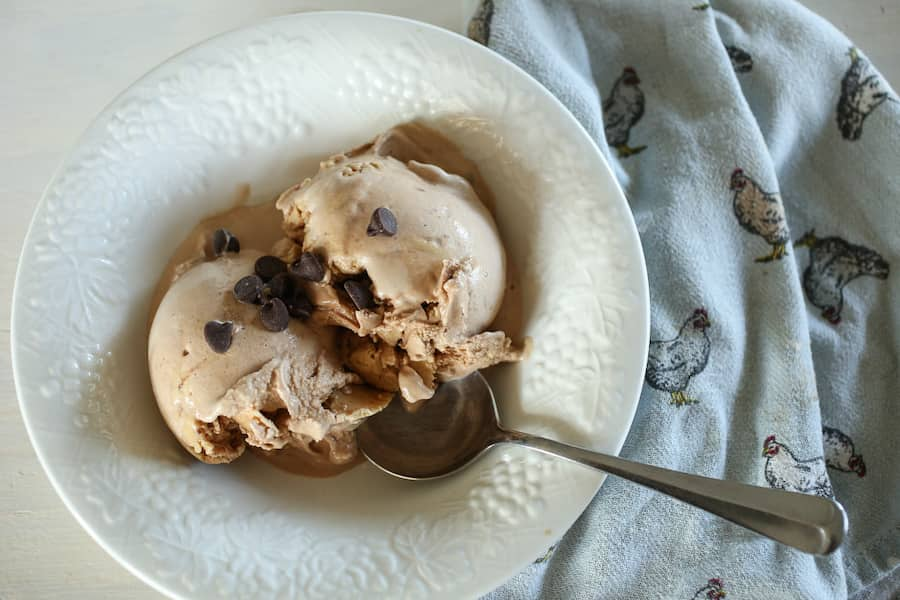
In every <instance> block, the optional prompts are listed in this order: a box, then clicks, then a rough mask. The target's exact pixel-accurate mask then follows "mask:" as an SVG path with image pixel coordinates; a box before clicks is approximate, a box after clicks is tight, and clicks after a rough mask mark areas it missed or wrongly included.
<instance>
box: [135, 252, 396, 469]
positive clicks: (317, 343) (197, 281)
mask: <svg viewBox="0 0 900 600" xmlns="http://www.w3.org/2000/svg"><path fill="white" fill-rule="evenodd" d="M259 256H261V253H260V252H257V251H252V250H250V251H242V252H241V253H240V254H238V255H236V256H233V257H231V256H227V257H224V258H219V259H218V260H215V261H211V262H204V263H201V264H199V265H196V266H194V267H193V268H191V269H190V270H188V271H187V272H186V273H185V274H184V275H183V276H181V277H179V278H178V279H177V280H176V281H175V283H174V284H173V285H172V287H171V288H170V289H169V291H168V293H166V295H165V297H164V298H163V300H162V302H161V303H160V305H159V308H158V309H157V312H156V317H155V318H154V320H153V325H152V327H151V329H150V337H149V345H148V357H149V363H150V376H151V380H152V382H153V391H154V394H155V395H156V398H157V402H158V404H159V407H160V411H161V412H162V415H163V417H164V418H165V420H166V423H167V424H168V426H169V428H170V429H171V430H172V431H173V433H175V436H176V437H177V438H178V439H179V441H180V442H181V443H182V445H184V447H185V448H186V449H187V450H188V451H189V452H191V454H193V455H194V456H196V457H197V458H199V459H200V460H203V461H205V462H230V461H231V460H234V459H235V458H237V457H238V456H240V455H241V453H242V452H243V451H244V448H245V444H250V445H252V446H255V447H257V448H261V449H263V450H278V449H281V448H283V447H285V446H288V445H290V446H294V447H301V448H310V444H312V443H313V442H321V441H323V440H326V438H329V439H328V442H330V443H332V445H335V446H337V445H339V443H341V441H342V440H341V439H340V438H341V435H340V434H342V433H344V432H348V431H350V430H352V428H353V427H354V426H355V425H357V424H358V423H359V422H360V420H361V419H363V418H365V417H367V416H369V415H371V414H373V413H374V412H377V411H378V410H380V409H381V408H383V407H384V406H385V405H386V404H387V402H388V401H389V400H390V395H389V394H384V393H376V392H375V391H373V390H371V389H370V388H367V387H365V386H361V385H358V384H359V383H361V381H360V379H359V377H358V376H356V375H355V374H353V373H351V372H349V371H347V370H345V369H343V368H342V366H341V364H340V362H339V361H338V360H337V358H336V354H335V352H334V350H333V344H334V341H333V338H334V334H333V332H331V331H329V330H321V329H320V330H316V329H314V328H313V327H311V326H309V325H307V324H304V323H302V322H301V321H299V320H296V319H293V320H291V322H290V324H289V325H288V328H287V329H286V330H284V331H281V332H271V331H268V330H267V329H265V328H264V327H263V326H262V325H261V324H260V322H259V318H258V315H257V313H258V307H256V306H254V305H252V304H244V303H241V302H238V301H237V300H236V299H235V297H234V294H233V292H232V288H233V287H234V283H235V281H237V280H238V279H240V278H241V277H243V276H244V275H246V274H248V273H252V272H253V266H254V263H255V261H256V259H257V258H258V257H259ZM211 321H218V322H229V323H232V324H233V334H232V340H231V346H230V347H229V348H228V351H227V352H224V353H220V352H216V351H215V350H214V349H213V348H212V347H211V346H210V344H209V343H208V342H207V340H206V339H205V336H204V326H205V325H206V323H209V322H211ZM312 451H313V452H314V451H315V449H313V450H312Z"/></svg>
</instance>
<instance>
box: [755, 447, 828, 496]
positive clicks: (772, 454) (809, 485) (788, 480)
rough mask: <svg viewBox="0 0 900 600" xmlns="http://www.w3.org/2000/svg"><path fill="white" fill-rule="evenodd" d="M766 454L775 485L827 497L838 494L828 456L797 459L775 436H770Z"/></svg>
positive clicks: (767, 469) (769, 479) (770, 480)
mask: <svg viewBox="0 0 900 600" xmlns="http://www.w3.org/2000/svg"><path fill="white" fill-rule="evenodd" d="M762 455H763V456H764V457H765V458H766V467H765V474H766V481H767V482H768V483H769V485H770V486H771V487H773V488H777V489H781V490H787V491H789V492H803V493H813V494H816V495H817V496H824V497H826V498H832V497H834V492H833V491H832V490H831V482H830V481H829V480H828V473H827V472H826V470H825V458H824V457H822V456H817V457H815V458H807V459H800V458H797V457H796V456H795V455H794V453H793V452H792V451H791V449H790V448H788V447H787V446H785V445H784V444H782V443H780V442H778V441H777V440H776V439H775V436H774V435H770V436H769V437H767V438H766V441H765V442H764V443H763V452H762Z"/></svg>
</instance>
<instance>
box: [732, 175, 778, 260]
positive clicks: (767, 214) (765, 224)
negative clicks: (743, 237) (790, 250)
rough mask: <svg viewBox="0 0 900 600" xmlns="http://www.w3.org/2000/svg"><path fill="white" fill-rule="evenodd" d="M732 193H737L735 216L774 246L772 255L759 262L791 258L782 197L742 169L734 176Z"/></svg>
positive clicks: (761, 257) (739, 221) (760, 258)
mask: <svg viewBox="0 0 900 600" xmlns="http://www.w3.org/2000/svg"><path fill="white" fill-rule="evenodd" d="M730 187H731V190H732V191H733V192H734V215H735V216H736V217H737V220H738V223H740V224H741V227H743V228H744V229H746V230H747V231H749V232H750V233H755V234H756V235H758V236H760V237H762V238H763V239H764V240H766V242H768V243H769V244H771V246H772V252H770V253H769V254H767V255H765V256H760V257H759V258H757V259H756V262H770V261H773V260H781V259H782V258H784V257H785V256H787V250H786V249H785V247H786V246H787V243H788V241H789V240H790V239H791V235H790V232H789V231H788V226H787V221H786V220H785V218H784V205H782V203H781V196H780V195H779V194H776V193H770V192H764V191H763V190H762V188H760V187H759V185H758V184H757V183H756V182H755V181H753V179H751V178H750V177H749V176H748V175H747V174H746V173H744V171H743V170H742V169H735V170H734V172H732V173H731V186H730Z"/></svg>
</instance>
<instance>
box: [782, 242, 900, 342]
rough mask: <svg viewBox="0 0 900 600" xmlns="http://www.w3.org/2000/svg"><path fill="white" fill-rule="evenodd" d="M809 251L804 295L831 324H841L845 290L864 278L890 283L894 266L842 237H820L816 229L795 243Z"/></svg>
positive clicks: (873, 252)
mask: <svg viewBox="0 0 900 600" xmlns="http://www.w3.org/2000/svg"><path fill="white" fill-rule="evenodd" d="M794 247H795V248H803V247H806V248H809V265H808V266H807V267H806V269H805V270H804V271H803V291H804V292H806V297H807V298H808V299H809V301H810V302H811V303H812V304H813V306H815V307H816V308H819V309H821V310H822V316H823V317H824V318H825V319H827V320H828V321H829V322H830V323H831V324H833V325H837V324H838V323H840V322H841V310H842V309H843V307H844V286H846V285H847V284H848V283H850V282H851V281H853V280H854V279H856V278H857V277H861V276H863V275H868V276H870V277H875V278H877V279H887V277H888V274H889V273H890V265H888V263H887V261H886V260H884V258H882V257H881V255H880V254H878V253H877V252H875V251H874V250H870V249H869V248H866V247H864V246H858V245H856V244H851V243H849V242H847V241H845V240H842V239H841V238H839V237H826V238H818V237H816V231H815V229H813V230H810V231H808V232H807V233H806V234H804V236H803V237H802V238H800V239H799V240H797V241H796V242H794Z"/></svg>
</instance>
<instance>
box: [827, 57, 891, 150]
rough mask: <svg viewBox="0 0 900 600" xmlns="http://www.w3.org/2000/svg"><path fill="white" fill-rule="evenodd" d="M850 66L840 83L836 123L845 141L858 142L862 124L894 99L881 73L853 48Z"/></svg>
mask: <svg viewBox="0 0 900 600" xmlns="http://www.w3.org/2000/svg"><path fill="white" fill-rule="evenodd" d="M848 54H849V56H850V67H849V68H848V69H847V72H846V73H844V78H843V79H842V80H841V97H840V98H839V99H838V105H837V124H838V127H839V128H840V130H841V135H842V136H844V139H846V140H851V141H855V140H858V139H859V138H860V136H861V135H862V131H863V122H864V121H865V120H866V117H868V116H869V115H870V114H872V111H873V110H875V109H876V108H878V107H879V106H880V105H881V104H882V103H883V102H884V101H885V100H892V101H894V102H896V100H895V99H894V98H891V96H890V95H889V94H888V90H887V84H885V83H884V81H883V80H882V79H881V77H880V76H879V75H878V73H873V72H871V71H872V68H871V63H869V61H868V60H866V59H865V58H863V57H862V56H860V55H859V52H858V51H857V50H856V48H850V52H849V53H848Z"/></svg>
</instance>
